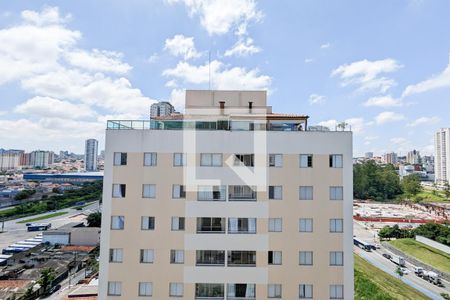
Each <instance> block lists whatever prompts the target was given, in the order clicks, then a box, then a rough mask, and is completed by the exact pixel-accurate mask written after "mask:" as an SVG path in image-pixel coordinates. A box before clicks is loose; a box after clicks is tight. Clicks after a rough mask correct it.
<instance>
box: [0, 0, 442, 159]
mask: <svg viewBox="0 0 450 300" xmlns="http://www.w3.org/2000/svg"><path fill="white" fill-rule="evenodd" d="M448 11H450V2H448V1H444V0H442V1H439V0H436V1H426V0H403V1H401V0H397V1H356V0H355V1H321V0H314V1H312V0H311V1H306V0H305V1H298V0H289V1H288V0H279V1H269V0H261V1H252V0H227V1H221V0H219V1H208V0H160V1H157V0H154V1H147V0H129V1H126V2H125V1H114V0H113V1H112V0H108V1H106V0H104V1H87V0H80V1H36V0H33V1H20V0H16V1H2V2H0V70H1V72H0V137H1V139H0V147H3V148H19V149H25V150H33V149H37V148H40V149H49V150H55V151H57V150H60V149H68V150H71V151H75V152H82V149H83V144H84V139H85V138H90V137H95V138H98V139H99V140H100V141H101V142H100V147H103V138H104V137H103V132H104V128H105V124H106V120H107V119H119V118H120V119H129V118H131V119H140V118H145V117H147V115H148V108H149V106H150V104H151V103H152V101H155V100H170V101H172V102H173V103H174V104H175V105H176V106H177V107H178V108H179V109H182V102H183V97H184V92H183V91H184V89H207V88H208V56H209V54H208V53H211V70H212V86H213V88H216V89H267V90H269V94H270V96H269V103H270V105H272V106H273V110H274V111H275V112H284V113H298V114H308V115H310V117H311V118H310V124H322V125H327V126H330V127H331V128H334V126H335V125H334V124H335V123H336V122H338V121H346V122H347V123H349V124H351V126H352V129H353V131H354V133H355V135H354V152H355V154H356V155H362V154H363V153H364V152H366V151H374V152H375V153H376V154H382V153H384V152H387V151H397V152H400V153H406V151H408V150H412V149H414V148H415V149H418V150H420V151H422V152H424V153H431V152H432V151H433V141H432V139H433V132H434V131H435V130H436V129H437V128H439V127H448V126H450V118H449V111H450V66H449V53H450V36H449V35H448V28H450V18H448ZM446 29H447V30H446Z"/></svg>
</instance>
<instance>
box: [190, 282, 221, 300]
mask: <svg viewBox="0 0 450 300" xmlns="http://www.w3.org/2000/svg"><path fill="white" fill-rule="evenodd" d="M224 297H225V293H224V285H223V284H221V283H196V284H195V298H196V299H203V298H206V299H207V298H222V299H223V298H224Z"/></svg>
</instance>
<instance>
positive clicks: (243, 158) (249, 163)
mask: <svg viewBox="0 0 450 300" xmlns="http://www.w3.org/2000/svg"><path fill="white" fill-rule="evenodd" d="M234 165H235V166H246V167H253V166H254V165H255V155H254V154H235V155H234Z"/></svg>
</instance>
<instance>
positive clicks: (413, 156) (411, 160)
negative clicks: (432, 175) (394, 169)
mask: <svg viewBox="0 0 450 300" xmlns="http://www.w3.org/2000/svg"><path fill="white" fill-rule="evenodd" d="M406 162H407V163H408V164H412V165H417V164H420V152H419V151H417V150H412V151H409V152H408V154H407V155H406Z"/></svg>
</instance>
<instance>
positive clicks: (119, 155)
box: [114, 152, 127, 166]
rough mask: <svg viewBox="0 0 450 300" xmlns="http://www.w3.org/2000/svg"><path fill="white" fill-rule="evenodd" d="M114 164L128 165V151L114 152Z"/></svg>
mask: <svg viewBox="0 0 450 300" xmlns="http://www.w3.org/2000/svg"><path fill="white" fill-rule="evenodd" d="M114 165H115V166H126V165H127V153H126V152H114Z"/></svg>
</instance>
